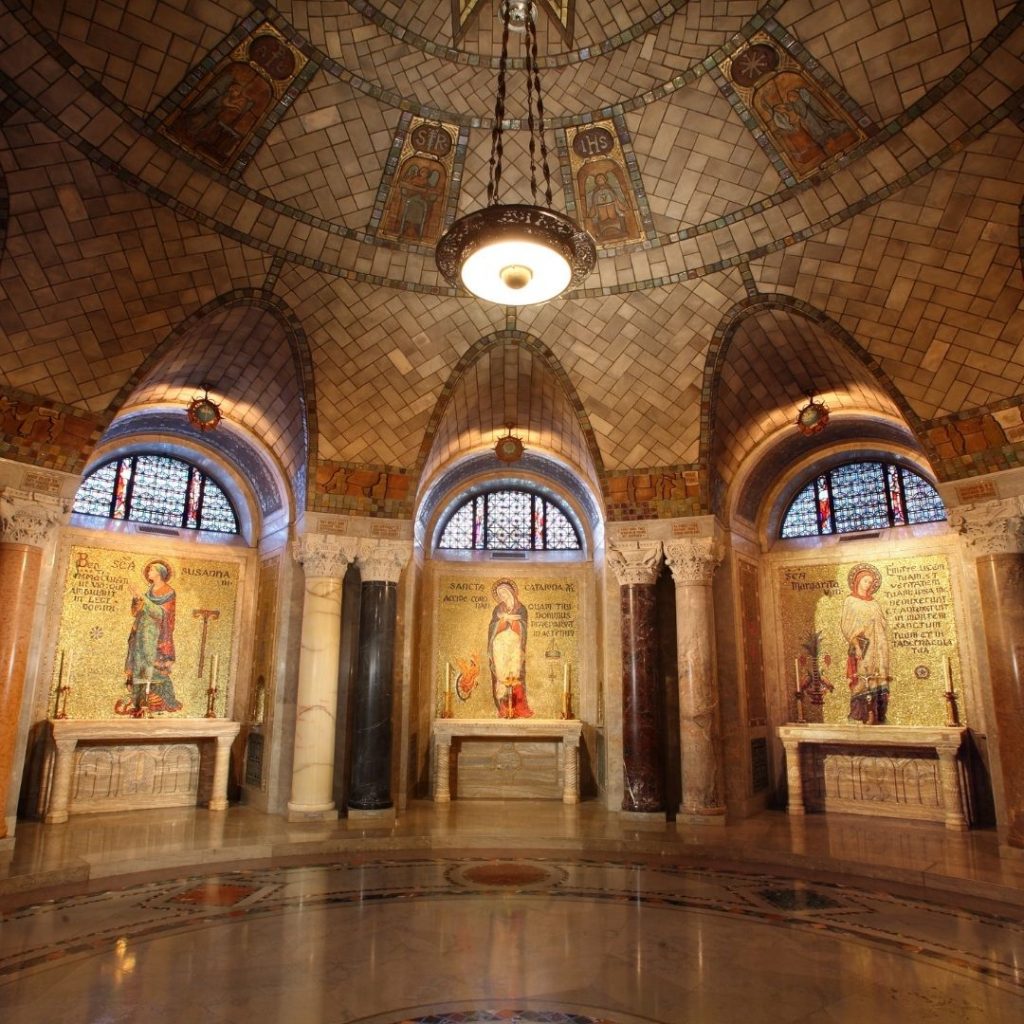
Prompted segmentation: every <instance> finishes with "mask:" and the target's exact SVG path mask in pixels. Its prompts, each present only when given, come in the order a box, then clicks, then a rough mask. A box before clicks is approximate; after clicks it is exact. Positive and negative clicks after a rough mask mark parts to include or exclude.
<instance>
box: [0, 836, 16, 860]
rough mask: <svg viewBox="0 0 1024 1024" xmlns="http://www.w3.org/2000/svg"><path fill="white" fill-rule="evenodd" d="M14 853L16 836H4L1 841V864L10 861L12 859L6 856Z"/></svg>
mask: <svg viewBox="0 0 1024 1024" xmlns="http://www.w3.org/2000/svg"><path fill="white" fill-rule="evenodd" d="M13 852H14V836H4V837H3V839H0V863H2V862H3V861H6V860H9V859H10V858H9V857H7V856H5V854H9V853H13Z"/></svg>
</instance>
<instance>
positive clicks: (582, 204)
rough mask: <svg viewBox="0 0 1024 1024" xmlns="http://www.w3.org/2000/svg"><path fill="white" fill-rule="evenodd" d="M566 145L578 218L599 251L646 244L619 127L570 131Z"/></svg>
mask: <svg viewBox="0 0 1024 1024" xmlns="http://www.w3.org/2000/svg"><path fill="white" fill-rule="evenodd" d="M566 142H567V145H568V150H569V163H570V167H571V168H572V187H573V193H574V198H575V202H576V210H577V214H578V216H579V219H580V221H582V223H583V226H584V227H585V228H586V229H587V230H588V231H589V232H590V234H591V235H592V236H593V238H594V241H595V242H596V243H597V246H598V248H607V247H612V246H619V245H626V244H628V243H630V242H640V241H643V238H644V224H643V222H642V218H641V215H640V209H639V203H638V202H637V195H636V185H635V183H634V182H633V180H632V177H631V175H630V173H629V165H628V163H627V161H626V153H625V148H624V145H623V141H622V139H621V137H620V135H619V132H618V130H617V127H616V125H615V123H614V122H613V121H604V122H598V123H596V124H593V125H587V126H585V127H582V128H575V129H570V130H569V131H568V132H567V135H566Z"/></svg>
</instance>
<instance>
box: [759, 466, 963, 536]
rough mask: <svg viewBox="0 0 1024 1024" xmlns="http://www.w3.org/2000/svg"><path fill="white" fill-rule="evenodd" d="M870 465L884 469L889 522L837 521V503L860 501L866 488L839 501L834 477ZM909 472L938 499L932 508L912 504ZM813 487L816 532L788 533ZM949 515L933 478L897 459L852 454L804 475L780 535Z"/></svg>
mask: <svg viewBox="0 0 1024 1024" xmlns="http://www.w3.org/2000/svg"><path fill="white" fill-rule="evenodd" d="M868 466H875V467H880V469H881V475H882V480H883V488H882V490H881V495H882V497H883V498H884V503H885V510H884V511H885V517H886V520H887V521H886V522H885V523H881V522H873V523H868V524H864V525H850V526H845V527H844V526H843V524H842V523H841V522H837V513H836V507H837V504H839V505H840V506H844V505H845V506H848V505H850V504H851V503H853V502H856V500H857V497H858V494H863V491H860V492H855V493H853V494H840V495H839V501H838V502H837V497H836V490H835V486H834V481H833V477H834V475H836V474H841V473H842V472H843V471H845V470H852V469H854V468H857V467H868ZM908 475H909V476H910V477H911V478H912V481H913V480H916V481H919V482H920V484H922V485H924V487H925V488H927V489H928V491H930V492H931V494H932V495H933V496H934V502H930V504H931V512H928V511H927V510H925V511H923V512H922V513H917V512H915V511H914V509H913V508H912V504H913V502H912V501H910V500H908V487H907V484H908V482H912V481H908V480H907V476H908ZM811 488H813V489H814V492H813V494H812V496H811V501H812V502H813V503H814V504H815V505H816V506H817V507H816V508H814V509H813V512H814V515H815V520H816V527H817V531H816V532H814V533H809V532H805V533H791V534H787V533H786V524H787V521H788V520H789V517H790V514H791V513H792V512H793V510H794V508H795V506H796V505H797V503H798V502H800V501H801V500H802V499H804V496H805V495H806V493H807V492H808V490H809V489H811ZM875 507H876V511H880V509H878V500H877V492H876V496H875ZM843 515H844V518H845V517H846V516H847V515H849V509H848V508H844V509H843ZM946 518H947V515H946V509H945V505H944V504H943V502H942V498H941V497H940V495H939V494H938V492H937V491H936V490H935V487H934V485H933V484H932V483H931V481H929V480H928V479H927V478H926V477H925V476H924V475H923V474H921V473H920V472H918V471H917V470H916V469H912V468H910V467H909V466H905V465H903V464H902V463H900V462H897V461H895V460H893V459H886V458H882V457H873V458H872V457H863V456H862V457H859V458H848V459H845V460H843V461H839V462H835V463H833V464H832V465H830V466H828V468H825V469H818V470H816V472H814V473H813V474H811V475H810V476H806V477H804V478H803V480H802V482H801V483H800V484H799V485H798V486H797V487H795V488H794V489H793V491H792V492H791V497H790V499H789V500H788V502H787V503H786V507H785V510H784V512H783V513H782V516H781V517H780V519H779V525H778V537H779V539H781V540H805V539H807V538H812V539H813V538H818V537H833V536H841V535H844V534H856V533H863V532H875V531H878V530H883V529H893V528H897V527H903V526H915V525H920V524H925V523H938V522H944V521H945V520H946Z"/></svg>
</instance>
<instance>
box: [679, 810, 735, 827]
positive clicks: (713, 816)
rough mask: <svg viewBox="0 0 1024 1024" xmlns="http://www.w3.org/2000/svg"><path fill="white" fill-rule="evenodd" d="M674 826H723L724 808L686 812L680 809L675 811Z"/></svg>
mask: <svg viewBox="0 0 1024 1024" xmlns="http://www.w3.org/2000/svg"><path fill="white" fill-rule="evenodd" d="M676 825H714V826H719V827H720V826H724V825H725V808H724V807H715V808H713V809H711V810H707V811H687V810H684V809H683V808H682V807H680V808H679V810H678V811H676Z"/></svg>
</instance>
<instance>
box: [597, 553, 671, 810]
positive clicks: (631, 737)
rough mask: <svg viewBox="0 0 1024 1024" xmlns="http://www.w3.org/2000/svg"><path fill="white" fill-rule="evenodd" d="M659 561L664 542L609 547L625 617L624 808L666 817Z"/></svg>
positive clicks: (623, 677) (623, 638)
mask: <svg viewBox="0 0 1024 1024" xmlns="http://www.w3.org/2000/svg"><path fill="white" fill-rule="evenodd" d="M660 563H661V541H654V542H651V541H643V542H633V543H628V542H620V543H618V544H617V545H616V546H615V547H610V548H609V549H608V564H609V566H610V567H611V569H612V572H614V573H615V577H616V579H617V580H618V581H619V608H620V613H621V617H622V780H623V795H622V809H623V811H625V812H627V813H630V814H639V815H651V816H652V817H653V816H654V815H657V816H659V817H661V818H664V813H665V761H664V755H663V751H662V741H661V732H662V729H661V720H662V715H663V714H664V711H663V703H664V702H663V700H662V694H661V679H660V678H659V677H658V652H657V648H656V647H655V639H654V637H655V613H654V584H655V581H656V580H657V578H658V568H659V565H660Z"/></svg>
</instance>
